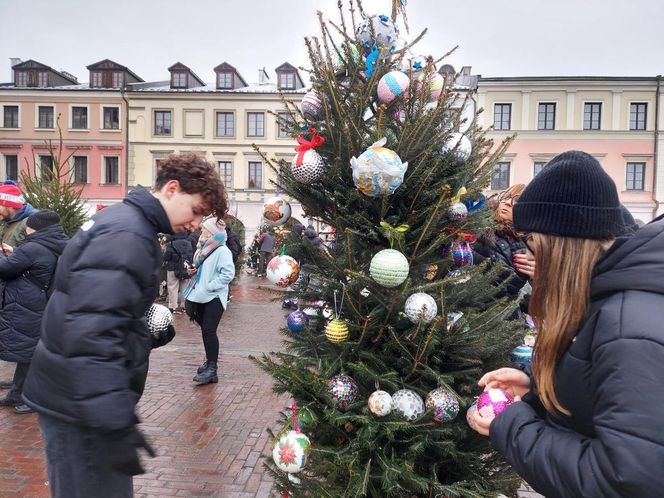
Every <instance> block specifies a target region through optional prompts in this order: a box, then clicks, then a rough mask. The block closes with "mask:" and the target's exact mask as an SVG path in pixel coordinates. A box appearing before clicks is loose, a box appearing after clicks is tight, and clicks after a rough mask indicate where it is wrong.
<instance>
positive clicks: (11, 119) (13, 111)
mask: <svg viewBox="0 0 664 498" xmlns="http://www.w3.org/2000/svg"><path fill="white" fill-rule="evenodd" d="M3 126H4V127H5V128H18V106H17V105H6V106H5V107H4V125H3Z"/></svg>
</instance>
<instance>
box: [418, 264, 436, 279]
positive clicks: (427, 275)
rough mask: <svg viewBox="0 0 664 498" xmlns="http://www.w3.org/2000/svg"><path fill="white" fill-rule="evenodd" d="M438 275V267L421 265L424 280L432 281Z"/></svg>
mask: <svg viewBox="0 0 664 498" xmlns="http://www.w3.org/2000/svg"><path fill="white" fill-rule="evenodd" d="M436 275H438V265H436V264H434V263H430V264H426V265H422V277H423V278H424V280H433V279H434V278H436Z"/></svg>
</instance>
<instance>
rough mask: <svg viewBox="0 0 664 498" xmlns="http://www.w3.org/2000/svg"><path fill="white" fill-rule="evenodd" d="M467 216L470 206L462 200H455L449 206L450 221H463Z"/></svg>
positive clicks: (448, 215)
mask: <svg viewBox="0 0 664 498" xmlns="http://www.w3.org/2000/svg"><path fill="white" fill-rule="evenodd" d="M466 216H468V208H467V207H466V205H465V204H464V203H463V202H461V201H457V202H453V203H452V204H450V207H448V208H447V217H448V218H449V219H450V221H461V220H464V219H466Z"/></svg>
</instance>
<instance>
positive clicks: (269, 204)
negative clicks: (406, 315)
mask: <svg viewBox="0 0 664 498" xmlns="http://www.w3.org/2000/svg"><path fill="white" fill-rule="evenodd" d="M291 212H292V210H291V206H290V204H289V203H288V202H287V201H286V200H285V199H284V198H282V197H280V196H275V197H270V198H269V199H268V200H266V201H265V202H264V203H263V218H264V219H265V221H266V222H267V223H268V224H269V225H271V226H275V227H276V226H280V225H283V224H284V223H286V222H287V221H288V219H289V218H290V217H291Z"/></svg>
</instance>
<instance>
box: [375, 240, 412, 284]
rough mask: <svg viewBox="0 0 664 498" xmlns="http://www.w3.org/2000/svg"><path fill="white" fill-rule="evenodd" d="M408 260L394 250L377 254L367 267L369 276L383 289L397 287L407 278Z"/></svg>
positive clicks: (384, 250) (385, 250)
mask: <svg viewBox="0 0 664 498" xmlns="http://www.w3.org/2000/svg"><path fill="white" fill-rule="evenodd" d="M408 271H409V266H408V260H407V259H406V256H404V255H403V254H401V253H400V252H399V251H397V250H395V249H383V250H382V251H379V252H377V253H376V254H375V255H374V257H373V258H371V263H370V265H369V274H370V275H371V278H373V279H374V280H375V281H376V282H378V283H379V284H380V285H382V286H383V287H397V286H399V285H401V284H402V283H403V282H404V280H406V278H407V277H408Z"/></svg>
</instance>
